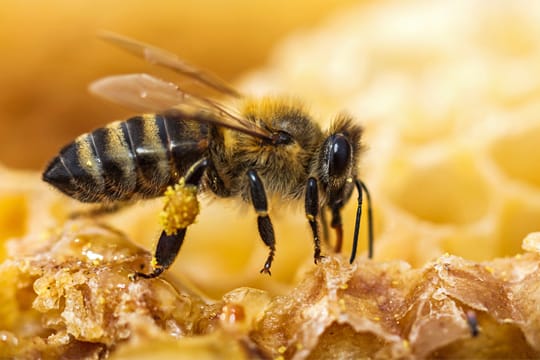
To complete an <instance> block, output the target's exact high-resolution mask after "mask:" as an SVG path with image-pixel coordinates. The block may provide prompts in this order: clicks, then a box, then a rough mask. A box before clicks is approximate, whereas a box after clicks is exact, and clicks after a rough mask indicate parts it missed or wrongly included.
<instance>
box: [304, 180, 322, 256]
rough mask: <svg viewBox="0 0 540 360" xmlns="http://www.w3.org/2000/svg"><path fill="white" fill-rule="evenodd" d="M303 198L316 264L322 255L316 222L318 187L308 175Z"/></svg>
mask: <svg viewBox="0 0 540 360" xmlns="http://www.w3.org/2000/svg"><path fill="white" fill-rule="evenodd" d="M305 200H306V201H305V209H306V217H307V219H308V221H309V225H310V227H311V231H312V232H313V244H314V246H315V250H314V253H313V259H314V261H315V264H317V263H318V262H319V261H320V260H321V259H322V258H323V256H322V255H321V240H320V238H319V227H318V224H317V216H318V213H319V189H318V187H317V180H315V178H312V177H310V178H309V179H308V182H307V186H306V199H305Z"/></svg>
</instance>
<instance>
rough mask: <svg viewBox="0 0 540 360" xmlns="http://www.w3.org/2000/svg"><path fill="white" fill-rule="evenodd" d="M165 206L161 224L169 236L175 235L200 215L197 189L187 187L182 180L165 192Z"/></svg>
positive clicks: (161, 215) (191, 186)
mask: <svg viewBox="0 0 540 360" xmlns="http://www.w3.org/2000/svg"><path fill="white" fill-rule="evenodd" d="M164 195H165V205H164V206H163V211H162V212H161V213H160V224H161V226H162V228H163V230H165V233H166V234H167V235H173V234H176V233H177V232H178V230H180V229H185V228H186V227H188V226H189V225H191V224H193V223H194V222H195V219H196V218H197V215H199V201H198V199H197V187H196V186H194V185H186V184H185V181H184V178H181V179H180V181H179V182H178V184H176V185H174V187H172V186H169V187H168V188H167V190H166V191H165V194H164Z"/></svg>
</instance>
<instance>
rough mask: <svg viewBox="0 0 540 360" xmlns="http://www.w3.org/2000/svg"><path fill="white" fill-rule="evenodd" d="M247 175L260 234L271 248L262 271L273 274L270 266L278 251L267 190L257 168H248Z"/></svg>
mask: <svg viewBox="0 0 540 360" xmlns="http://www.w3.org/2000/svg"><path fill="white" fill-rule="evenodd" d="M247 176H248V179H249V187H250V192H251V202H252V203H253V207H255V211H256V212H257V215H258V216H257V225H258V227H259V234H260V236H261V239H262V241H264V243H265V244H266V246H268V248H269V249H270V253H269V254H268V258H267V259H266V262H265V263H264V267H263V268H262V269H261V273H266V274H268V275H271V273H270V268H271V267H272V261H273V260H274V254H275V252H276V240H275V236H274V227H273V226H272V222H271V221H270V217H269V216H268V202H267V200H266V192H265V191H264V186H263V183H262V181H261V178H259V175H257V172H256V171H255V170H248V172H247Z"/></svg>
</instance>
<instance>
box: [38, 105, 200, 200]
mask: <svg viewBox="0 0 540 360" xmlns="http://www.w3.org/2000/svg"><path fill="white" fill-rule="evenodd" d="M205 133H206V129H205V125H203V124H197V123H187V122H184V121H180V120H179V119H173V118H168V117H166V116H162V115H145V116H138V117H133V118H131V119H129V120H127V121H123V122H114V123H111V124H109V125H108V126H106V127H103V128H99V129H97V130H95V131H93V132H91V133H87V134H83V135H81V136H79V137H78V138H77V139H76V140H75V141H74V142H72V143H71V144H68V145H67V146H65V147H64V148H63V149H62V150H61V151H60V154H59V155H58V156H57V157H56V158H54V159H53V160H52V161H51V163H50V164H49V166H48V167H47V169H46V170H45V172H44V174H43V179H44V180H45V181H47V182H49V183H51V184H52V185H54V186H55V187H56V188H58V189H59V190H60V191H62V192H64V193H65V194H67V195H69V196H71V197H73V198H75V199H77V200H80V201H83V202H114V201H129V200H132V199H134V198H150V197H156V196H159V195H161V194H162V193H163V191H164V189H165V188H166V186H167V185H169V184H171V183H173V182H174V181H176V180H177V179H178V177H179V176H180V175H181V174H183V173H184V172H185V171H186V169H187V168H188V167H189V166H190V165H191V164H192V163H193V162H195V161H196V160H197V159H198V158H200V156H201V155H202V152H203V151H204V150H205V147H203V146H201V143H203V144H204V143H205V142H201V141H200V140H202V139H203V137H204V136H205Z"/></svg>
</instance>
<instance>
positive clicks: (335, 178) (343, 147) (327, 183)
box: [318, 115, 362, 204]
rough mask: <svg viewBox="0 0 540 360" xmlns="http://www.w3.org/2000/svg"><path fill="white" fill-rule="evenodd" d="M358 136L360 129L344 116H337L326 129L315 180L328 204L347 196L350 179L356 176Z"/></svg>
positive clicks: (351, 186)
mask: <svg viewBox="0 0 540 360" xmlns="http://www.w3.org/2000/svg"><path fill="white" fill-rule="evenodd" d="M361 136H362V128H361V127H360V126H359V125H357V124H355V123H354V122H353V120H352V118H351V117H349V116H346V115H341V116H339V117H338V118H337V119H336V120H335V121H334V123H333V124H332V126H331V127H330V129H329V130H328V133H327V137H326V139H325V140H324V142H323V144H322V147H321V148H320V150H319V158H318V162H319V164H318V171H319V174H318V178H319V181H320V183H321V185H322V189H323V191H325V192H326V195H327V199H328V203H329V204H332V203H335V202H337V201H345V200H347V198H348V197H349V196H350V193H351V191H352V188H353V182H352V181H351V180H354V179H355V178H356V176H357V163H358V155H359V153H360V151H361V145H360V139H361Z"/></svg>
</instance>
